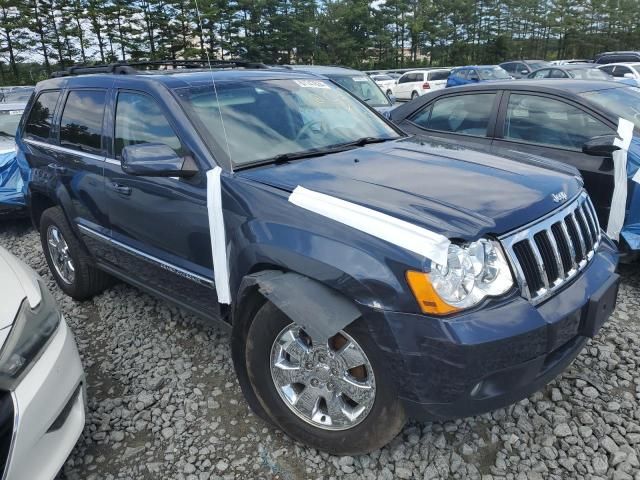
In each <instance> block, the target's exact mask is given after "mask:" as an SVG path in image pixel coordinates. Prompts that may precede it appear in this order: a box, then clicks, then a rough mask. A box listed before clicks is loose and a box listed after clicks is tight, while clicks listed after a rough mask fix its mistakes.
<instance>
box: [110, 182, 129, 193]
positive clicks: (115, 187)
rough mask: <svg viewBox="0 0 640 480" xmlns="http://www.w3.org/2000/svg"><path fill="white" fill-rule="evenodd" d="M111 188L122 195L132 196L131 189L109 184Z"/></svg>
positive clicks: (114, 183) (113, 183) (112, 183)
mask: <svg viewBox="0 0 640 480" xmlns="http://www.w3.org/2000/svg"><path fill="white" fill-rule="evenodd" d="M109 187H111V189H112V190H115V191H116V192H118V193H119V194H120V195H131V187H127V186H125V185H121V184H119V183H116V182H111V183H109Z"/></svg>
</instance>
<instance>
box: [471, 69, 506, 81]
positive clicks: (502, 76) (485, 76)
mask: <svg viewBox="0 0 640 480" xmlns="http://www.w3.org/2000/svg"><path fill="white" fill-rule="evenodd" d="M478 74H479V75H480V78H481V79H482V80H507V79H510V78H511V76H510V75H509V74H508V73H507V72H506V71H505V70H504V68H502V67H488V68H486V67H485V68H479V69H478Z"/></svg>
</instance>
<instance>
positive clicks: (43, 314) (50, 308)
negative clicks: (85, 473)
mask: <svg viewBox="0 0 640 480" xmlns="http://www.w3.org/2000/svg"><path fill="white" fill-rule="evenodd" d="M85 399H86V394H85V390H84V372H83V370H82V364H81V363H80V356H79V355H78V349H77V347H76V343H75V340H74V338H73V335H72V333H71V331H70V330H69V328H68V327H67V324H66V322H65V320H64V318H63V317H62V315H61V314H60V312H59V311H58V308H57V306H56V303H55V301H54V299H53V297H52V296H51V293H49V291H48V290H47V287H46V286H45V285H44V283H43V281H42V279H41V278H40V277H39V276H38V275H37V274H36V273H35V272H34V271H33V270H32V269H31V268H29V267H28V266H26V265H25V264H24V263H22V262H21V261H19V260H18V259H16V258H15V257H14V256H12V255H11V254H10V253H9V252H7V251H6V250H4V249H3V248H2V247H0V478H2V479H3V480H51V479H53V478H54V477H55V476H56V475H57V474H58V472H59V471H60V468H61V467H62V465H63V464H64V462H65V460H66V459H67V457H68V456H69V453H70V452H71V450H72V449H73V447H74V445H75V444H76V441H77V440H78V437H79V436H80V434H81V433H82V430H83V428H84V420H85Z"/></svg>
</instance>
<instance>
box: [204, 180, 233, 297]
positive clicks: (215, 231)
mask: <svg viewBox="0 0 640 480" xmlns="http://www.w3.org/2000/svg"><path fill="white" fill-rule="evenodd" d="M221 173H222V169H221V168H220V167H216V168H214V169H212V170H209V171H208V172H207V213H208V215H209V233H210V235H211V253H212V255H213V276H214V280H215V282H216V293H217V294H218V302H220V303H225V304H227V305H229V304H231V288H230V286H229V261H228V259H227V237H226V235H225V231H224V217H223V216H222V189H221V186H220V174H221Z"/></svg>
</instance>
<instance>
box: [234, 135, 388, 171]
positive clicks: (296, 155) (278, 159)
mask: <svg viewBox="0 0 640 480" xmlns="http://www.w3.org/2000/svg"><path fill="white" fill-rule="evenodd" d="M389 140H395V138H394V137H391V138H389V137H386V138H384V137H362V138H358V139H357V140H354V141H352V142H347V143H339V144H337V145H330V146H328V147H323V148H312V149H311V150H302V151H300V152H290V153H280V154H278V155H274V156H273V157H269V158H265V159H263V160H258V161H255V162H250V163H245V164H244V165H239V168H247V167H256V166H259V165H264V164H267V163H276V164H278V163H287V162H288V161H290V160H298V159H300V158H309V157H321V156H323V155H329V154H330V153H339V152H344V151H345V150H350V149H352V148H355V147H363V146H365V145H367V144H369V143H382V142H386V141H389Z"/></svg>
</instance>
